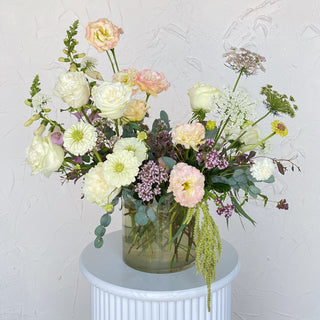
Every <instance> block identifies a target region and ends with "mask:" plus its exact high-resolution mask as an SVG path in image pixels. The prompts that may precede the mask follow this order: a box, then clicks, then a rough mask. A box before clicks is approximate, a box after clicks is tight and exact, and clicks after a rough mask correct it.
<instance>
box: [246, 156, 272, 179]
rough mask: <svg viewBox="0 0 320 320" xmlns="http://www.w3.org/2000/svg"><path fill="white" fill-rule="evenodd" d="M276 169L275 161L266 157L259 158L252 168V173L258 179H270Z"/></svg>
mask: <svg viewBox="0 0 320 320" xmlns="http://www.w3.org/2000/svg"><path fill="white" fill-rule="evenodd" d="M273 170H274V165H273V161H272V160H271V159H268V158H265V159H263V160H257V161H256V162H255V163H254V164H253V165H252V166H251V168H250V172H251V175H252V176H253V177H254V178H255V179H256V180H258V181H264V180H268V179H269V178H270V177H271V176H272V174H273Z"/></svg>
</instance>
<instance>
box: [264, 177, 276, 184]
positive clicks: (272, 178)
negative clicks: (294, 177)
mask: <svg viewBox="0 0 320 320" xmlns="http://www.w3.org/2000/svg"><path fill="white" fill-rule="evenodd" d="M263 182H266V183H273V182H274V176H271V177H270V178H269V179H267V180H263Z"/></svg>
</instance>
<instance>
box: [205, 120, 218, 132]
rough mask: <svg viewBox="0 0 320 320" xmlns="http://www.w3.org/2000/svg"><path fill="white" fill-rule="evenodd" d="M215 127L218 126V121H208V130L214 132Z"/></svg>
mask: <svg viewBox="0 0 320 320" xmlns="http://www.w3.org/2000/svg"><path fill="white" fill-rule="evenodd" d="M215 126H216V121H211V120H208V121H207V124H206V129H207V130H213V129H214V128H215Z"/></svg>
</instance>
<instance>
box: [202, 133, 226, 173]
mask: <svg viewBox="0 0 320 320" xmlns="http://www.w3.org/2000/svg"><path fill="white" fill-rule="evenodd" d="M213 145H214V141H213V140H212V139H207V140H206V143H205V145H204V147H203V148H202V150H201V151H200V152H199V153H197V156H196V159H197V161H198V162H199V163H201V162H204V166H205V168H207V169H213V168H216V167H218V168H219V169H220V170H222V169H225V168H227V167H228V165H229V163H228V161H227V159H226V158H225V157H224V156H221V155H220V154H219V152H218V151H217V150H216V149H214V148H213Z"/></svg>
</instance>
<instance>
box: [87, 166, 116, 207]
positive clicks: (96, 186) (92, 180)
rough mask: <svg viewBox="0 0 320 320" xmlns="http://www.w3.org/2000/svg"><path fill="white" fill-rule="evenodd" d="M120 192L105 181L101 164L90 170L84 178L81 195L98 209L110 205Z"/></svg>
mask: <svg viewBox="0 0 320 320" xmlns="http://www.w3.org/2000/svg"><path fill="white" fill-rule="evenodd" d="M120 190H121V189H119V188H116V187H115V186H112V185H110V184H109V183H108V182H107V181H106V180H105V178H104V175H103V163H102V162H99V163H98V164H97V165H96V166H95V167H93V168H91V169H90V170H89V172H88V173H87V174H86V175H85V177H84V185H83V194H84V196H85V198H86V199H87V200H88V201H89V202H91V203H95V204H97V205H98V206H100V207H104V206H105V205H107V204H109V203H111V202H112V200H113V199H114V198H115V197H116V196H117V195H118V194H119V192H120Z"/></svg>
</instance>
